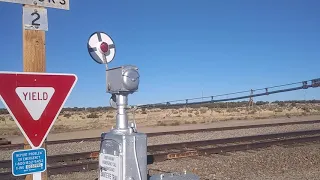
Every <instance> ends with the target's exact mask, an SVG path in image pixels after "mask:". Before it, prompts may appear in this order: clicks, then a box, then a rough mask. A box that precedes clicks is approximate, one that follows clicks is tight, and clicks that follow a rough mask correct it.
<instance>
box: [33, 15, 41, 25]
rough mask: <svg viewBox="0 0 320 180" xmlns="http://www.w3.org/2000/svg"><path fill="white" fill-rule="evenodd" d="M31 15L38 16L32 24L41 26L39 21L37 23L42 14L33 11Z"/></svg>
mask: <svg viewBox="0 0 320 180" xmlns="http://www.w3.org/2000/svg"><path fill="white" fill-rule="evenodd" d="M31 15H32V16H36V18H35V19H34V20H32V25H34V26H40V24H39V23H36V21H37V20H39V19H40V14H39V13H38V12H33V13H31Z"/></svg>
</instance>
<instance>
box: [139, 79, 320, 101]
mask: <svg viewBox="0 0 320 180" xmlns="http://www.w3.org/2000/svg"><path fill="white" fill-rule="evenodd" d="M319 79H320V78H316V79H310V80H305V81H299V82H293V83H287V84H282V85H276V86H270V87H265V88H257V89H251V90H245V91H238V92H232V93H225V94H219V95H212V96H205V97H195V98H186V99H179V100H172V101H165V102H160V103H152V104H143V105H138V106H136V107H149V106H154V107H157V106H177V105H183V104H204V103H214V102H223V101H232V100H239V99H245V98H250V97H257V96H263V95H269V94H275V93H281V92H288V91H294V90H299V89H307V88H309V87H314V84H313V83H314V82H316V83H319V81H320V80H319ZM308 81H311V82H312V84H311V85H308V84H304V83H305V82H306V83H307V82H308ZM301 83H302V85H301V86H299V87H294V88H287V89H281V90H274V91H269V89H274V88H279V87H286V86H292V85H297V84H301ZM318 86H319V84H318ZM318 86H316V87H318ZM261 90H265V91H266V92H264V93H258V94H250V95H245V96H239V97H233V98H224V99H216V100H214V99H213V98H214V97H221V96H229V95H235V94H243V93H249V92H257V91H261ZM206 98H211V100H209V101H200V102H191V103H190V102H189V101H193V100H199V99H206ZM175 102H185V103H180V104H179V103H177V104H171V103H175Z"/></svg>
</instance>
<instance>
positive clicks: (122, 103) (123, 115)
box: [116, 94, 128, 129]
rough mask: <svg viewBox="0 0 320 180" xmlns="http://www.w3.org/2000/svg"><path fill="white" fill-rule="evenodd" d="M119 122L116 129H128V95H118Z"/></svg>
mask: <svg viewBox="0 0 320 180" xmlns="http://www.w3.org/2000/svg"><path fill="white" fill-rule="evenodd" d="M116 99H117V106H118V108H117V118H116V120H117V122H116V129H128V115H127V112H126V108H127V105H128V95H122V94H119V95H117V98H116Z"/></svg>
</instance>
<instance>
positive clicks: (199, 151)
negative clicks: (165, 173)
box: [0, 135, 320, 180]
mask: <svg viewBox="0 0 320 180" xmlns="http://www.w3.org/2000/svg"><path fill="white" fill-rule="evenodd" d="M319 141H320V135H317V136H312V137H295V138H290V139H273V140H269V141H266V142H249V143H242V144H232V145H226V146H219V147H211V148H199V147H198V148H196V149H194V150H189V151H183V150H182V151H179V152H174V153H172V152H171V153H170V152H164V153H157V154H153V155H148V164H150V163H153V162H161V161H166V160H171V159H178V158H186V157H194V156H208V155H211V154H226V153H228V152H236V151H246V150H255V149H260V148H266V147H270V146H275V145H276V146H279V145H292V144H297V143H303V144H304V143H309V142H319ZM47 169H48V174H49V175H56V174H64V173H72V172H87V171H91V170H97V169H98V161H97V160H89V161H84V162H81V163H70V162H68V163H67V164H64V165H49V166H48V168H47ZM0 177H1V180H12V179H14V180H17V179H23V178H24V176H20V177H14V176H13V175H12V174H11V172H3V173H0Z"/></svg>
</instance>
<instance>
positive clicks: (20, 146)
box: [0, 120, 320, 150]
mask: <svg viewBox="0 0 320 180" xmlns="http://www.w3.org/2000/svg"><path fill="white" fill-rule="evenodd" d="M315 123H320V120H311V121H296V122H280V123H263V124H256V125H242V126H231V127H230V126H229V127H216V128H205V129H191V130H180V131H171V132H154V133H147V136H148V137H154V136H162V135H168V134H170V135H177V134H187V133H198V132H209V131H226V130H239V129H250V128H261V127H275V126H287V125H297V124H315ZM81 141H85V142H90V141H100V137H93V138H83V139H68V140H58V141H47V142H46V143H47V145H52V144H65V143H72V142H81ZM23 147H24V144H23V143H21V144H11V143H10V142H8V143H7V144H2V145H1V143H0V150H12V149H23Z"/></svg>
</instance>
